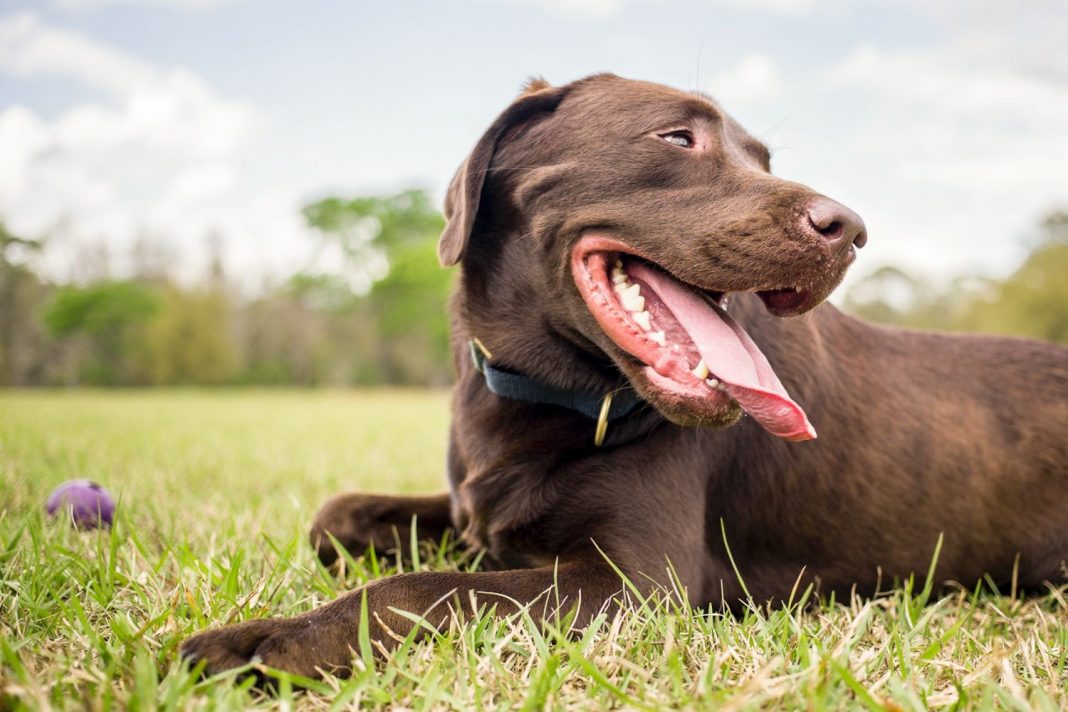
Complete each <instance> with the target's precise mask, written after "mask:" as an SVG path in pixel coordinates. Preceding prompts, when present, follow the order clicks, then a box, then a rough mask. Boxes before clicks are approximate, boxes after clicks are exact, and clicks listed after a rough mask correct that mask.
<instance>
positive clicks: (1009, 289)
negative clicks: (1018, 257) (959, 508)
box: [843, 211, 1068, 344]
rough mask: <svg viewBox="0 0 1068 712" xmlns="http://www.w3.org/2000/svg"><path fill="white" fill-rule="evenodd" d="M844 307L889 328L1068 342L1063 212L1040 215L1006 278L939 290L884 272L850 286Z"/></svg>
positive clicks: (1067, 234) (1067, 246)
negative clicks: (1026, 249) (1026, 250)
mask: <svg viewBox="0 0 1068 712" xmlns="http://www.w3.org/2000/svg"><path fill="white" fill-rule="evenodd" d="M843 306H844V307H845V308H846V309H847V310H848V311H850V312H852V313H854V314H857V315H859V316H862V317H864V318H867V319H871V320H873V321H879V322H883V323H888V324H897V325H900V326H909V327H915V328H926V329H944V330H952V331H979V332H985V333H994V334H1010V335H1016V336H1027V337H1031V338H1036V339H1045V340H1047V341H1056V342H1059V343H1063V344H1068V211H1055V212H1052V213H1050V214H1049V215H1048V216H1046V218H1045V219H1044V220H1043V221H1042V224H1041V233H1040V235H1039V239H1038V241H1037V244H1036V245H1035V247H1034V248H1033V249H1032V251H1031V253H1030V254H1029V255H1028V257H1027V259H1026V260H1025V261H1024V263H1023V264H1022V265H1021V266H1020V267H1019V268H1018V269H1017V270H1016V271H1015V272H1013V273H1012V274H1010V275H1009V276H1008V277H1005V278H1004V279H980V278H970V279H969V278H958V279H955V280H953V281H952V282H950V283H949V284H948V285H946V286H944V287H937V286H935V285H933V284H931V283H929V282H926V281H924V280H922V279H919V278H916V277H914V276H911V275H908V274H906V273H904V272H902V271H901V270H899V269H897V268H895V267H883V268H882V269H879V270H877V271H876V272H874V273H872V274H871V275H869V276H868V277H866V278H865V279H864V280H861V281H860V282H858V283H856V284H855V285H853V287H852V288H850V290H849V291H848V292H847V293H846V296H845V299H844V302H843Z"/></svg>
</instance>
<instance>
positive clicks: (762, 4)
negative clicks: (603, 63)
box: [160, 0, 825, 18]
mask: <svg viewBox="0 0 1068 712" xmlns="http://www.w3.org/2000/svg"><path fill="white" fill-rule="evenodd" d="M160 1H163V0H160ZM486 1H487V2H496V3H502V4H507V5H532V6H535V7H540V8H542V9H543V10H545V11H547V12H549V13H552V14H555V15H587V16H590V17H596V18H606V17H611V16H612V15H616V14H617V13H618V12H619V11H620V10H622V9H623V7H624V6H625V5H637V4H647V5H648V4H658V3H663V4H665V5H671V4H673V0H486ZM823 1H825V0H713V1H712V2H711V3H710V4H712V5H718V6H720V7H729V8H733V9H739V10H751V11H755V12H759V13H772V14H782V15H803V14H807V13H810V12H811V11H812V10H814V9H815V8H816V6H817V5H819V4H820V3H821V2H823ZM674 4H676V5H678V4H679V3H677V2H674Z"/></svg>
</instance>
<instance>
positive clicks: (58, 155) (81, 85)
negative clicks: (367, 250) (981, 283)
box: [0, 0, 1068, 284]
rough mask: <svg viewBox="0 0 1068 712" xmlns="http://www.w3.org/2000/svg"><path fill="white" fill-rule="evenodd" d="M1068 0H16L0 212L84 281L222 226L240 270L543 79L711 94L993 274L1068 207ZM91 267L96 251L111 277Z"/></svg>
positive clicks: (437, 160) (870, 201) (292, 249)
mask: <svg viewBox="0 0 1068 712" xmlns="http://www.w3.org/2000/svg"><path fill="white" fill-rule="evenodd" d="M1065 36H1068V3H1066V2H1064V0H1036V1H1034V2H1029V3H1015V2H1006V3H995V2H989V1H987V0H974V1H972V2H967V1H965V0H945V1H943V2H922V1H921V0H896V1H895V2H877V1H875V0H861V1H859V2H847V1H846V0H755V1H747V0H712V1H706V2H692V1H691V2H687V1H685V0H571V1H570V2H569V1H567V0H453V1H448V0H441V1H439V2H399V1H398V2H379V3H367V2H318V1H317V2H276V1H258V0H55V1H52V2H49V1H48V0H39V1H38V2H22V1H19V0H0V216H2V217H3V219H4V220H6V221H7V222H8V223H9V225H10V226H11V227H12V228H14V229H15V230H17V231H22V232H25V233H29V234H40V233H46V232H47V233H49V234H52V235H54V236H55V238H54V241H53V243H54V245H53V247H52V249H51V253H50V254H49V265H50V266H51V269H54V270H57V271H59V272H61V273H62V272H64V271H66V273H69V274H73V275H78V274H79V273H80V272H79V270H82V272H81V273H82V274H84V269H85V265H86V264H89V263H93V264H96V263H95V262H93V261H92V260H87V259H86V258H85V255H86V254H88V253H90V252H93V250H95V249H97V248H94V247H92V246H93V245H98V244H101V243H105V244H107V245H108V246H109V248H110V249H109V252H110V258H109V263H110V266H111V268H112V269H114V270H116V271H117V272H121V271H122V270H123V269H126V268H128V266H129V265H128V262H129V260H128V259H127V256H128V254H129V252H130V245H132V244H133V242H135V241H136V240H138V239H140V238H142V237H144V236H148V237H149V238H150V239H152V240H155V241H159V242H161V243H163V244H165V245H167V246H168V249H169V251H170V253H171V254H172V255H173V260H174V263H175V264H176V265H178V266H179V269H180V271H182V273H183V274H186V275H189V276H195V275H196V274H197V273H198V271H199V270H201V269H202V268H203V265H204V262H205V259H206V240H205V236H206V235H207V234H208V233H209V232H214V233H217V234H221V235H222V236H223V241H224V250H225V254H226V256H227V263H228V266H229V267H230V269H231V271H232V272H235V273H236V274H239V275H240V276H242V278H243V279H244V280H245V281H246V283H248V284H254V283H256V282H257V281H258V280H260V279H262V278H263V277H264V276H265V275H271V274H281V273H284V272H286V271H287V270H291V269H293V268H294V267H298V266H300V265H301V264H303V263H304V262H306V261H307V260H309V259H311V255H312V253H313V246H314V239H313V237H312V236H310V235H309V234H307V231H306V230H305V229H304V227H303V225H302V224H301V222H300V217H299V207H300V205H301V204H302V203H303V202H305V201H307V200H309V199H312V198H315V197H318V196H321V195H324V194H326V193H367V192H388V191H392V190H397V189H401V188H405V187H408V186H422V187H426V188H427V189H429V190H431V191H432V192H433V193H434V194H435V195H437V196H440V195H441V194H442V192H443V190H444V186H445V184H446V182H447V181H448V179H449V177H450V176H451V174H452V172H453V170H454V169H455V167H456V166H457V165H458V164H459V163H460V161H461V160H462V159H463V157H464V155H465V153H466V151H467V150H468V149H469V148H470V146H471V145H472V144H473V143H474V141H475V140H476V139H477V137H478V135H479V134H480V133H481V131H482V130H483V129H484V128H485V126H486V125H488V124H489V122H490V121H491V120H492V119H493V117H494V116H495V115H496V113H497V112H498V111H500V110H501V109H502V108H503V107H504V106H505V105H506V104H507V103H508V102H509V101H510V100H511V99H512V98H513V97H514V96H515V94H516V92H517V89H518V86H519V85H520V84H521V82H522V81H523V80H524V79H525V78H526V77H528V76H531V75H535V74H538V75H543V76H545V77H546V78H547V79H549V80H550V81H551V82H554V83H563V82H566V81H568V80H571V79H575V78H578V77H580V76H583V75H586V74H589V73H591V72H595V71H605V70H607V71H612V72H615V73H617V74H621V75H624V76H631V77H635V78H642V79H649V80H653V81H660V82H664V83H667V84H671V85H673V86H676V87H679V88H682V89H700V90H703V91H707V92H710V93H712V94H713V95H714V96H716V97H717V98H718V99H719V100H720V102H721V103H722V104H723V105H724V106H725V108H726V109H727V110H728V111H730V112H731V113H733V114H734V115H735V116H736V117H737V118H738V119H739V120H741V121H742V123H743V124H744V125H746V126H747V127H748V128H749V129H750V131H751V132H753V133H754V134H755V135H757V136H759V137H761V138H763V139H764V140H765V141H766V142H767V143H769V145H771V147H772V148H773V150H774V159H773V167H774V170H775V172H776V173H778V174H780V175H783V176H784V177H787V178H791V179H794V180H799V181H802V182H805V183H808V184H809V185H811V186H812V187H814V188H815V189H817V190H819V191H821V192H824V193H826V194H828V195H830V196H832V197H834V198H836V199H838V200H840V201H842V202H844V203H846V204H848V205H849V206H850V207H852V208H854V209H855V210H857V211H858V212H860V213H861V214H862V215H863V216H864V217H865V218H866V220H867V222H868V225H869V228H870V233H871V241H870V243H869V247H868V248H866V249H865V250H864V252H863V253H862V259H861V260H860V262H859V263H858V266H857V267H855V268H854V271H855V273H856V274H861V273H864V272H866V271H870V270H872V269H874V268H875V267H877V266H879V265H880V264H884V263H887V262H893V263H897V264H901V265H904V266H905V267H907V268H910V269H912V270H914V271H918V272H923V273H926V274H929V275H932V276H935V277H947V276H949V275H952V274H955V273H958V272H963V271H980V272H985V273H999V272H1005V271H1007V270H1009V269H1011V268H1012V266H1013V265H1014V264H1015V262H1016V260H1018V259H1019V257H1020V254H1021V243H1022V240H1024V239H1025V238H1026V237H1027V235H1028V234H1029V232H1030V231H1032V230H1033V226H1034V224H1035V222H1036V220H1037V219H1038V218H1039V216H1040V214H1041V213H1042V212H1043V211H1045V210H1047V209H1050V208H1053V207H1056V206H1064V205H1068V52H1065V51H1064V49H1063V41H1064V40H1063V38H1064V37H1065ZM96 268H97V269H99V266H98V267H96Z"/></svg>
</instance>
